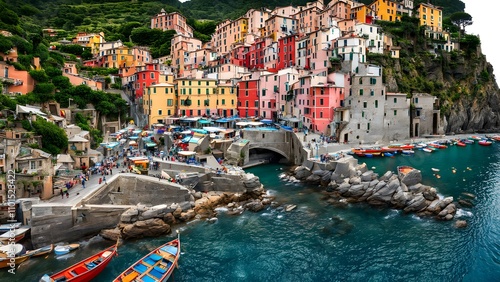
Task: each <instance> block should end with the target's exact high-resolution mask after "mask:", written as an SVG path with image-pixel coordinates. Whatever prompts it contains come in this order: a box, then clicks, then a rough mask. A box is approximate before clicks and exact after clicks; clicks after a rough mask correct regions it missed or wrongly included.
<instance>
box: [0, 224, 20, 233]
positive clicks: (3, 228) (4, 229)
mask: <svg viewBox="0 0 500 282" xmlns="http://www.w3.org/2000/svg"><path fill="white" fill-rule="evenodd" d="M21 225H22V223H21V222H13V223H6V224H2V225H0V232H7V231H10V230H12V229H17V228H19V227H21Z"/></svg>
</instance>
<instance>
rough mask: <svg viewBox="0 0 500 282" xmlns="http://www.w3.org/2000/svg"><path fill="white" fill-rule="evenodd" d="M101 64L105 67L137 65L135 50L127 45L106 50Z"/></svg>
mask: <svg viewBox="0 0 500 282" xmlns="http://www.w3.org/2000/svg"><path fill="white" fill-rule="evenodd" d="M104 53H105V54H104V55H103V56H101V60H102V61H101V66H102V67H105V68H123V67H130V66H136V65H138V64H136V61H135V59H134V53H133V50H132V49H131V48H129V47H127V46H125V45H123V46H120V47H116V48H113V49H109V50H106V51H104Z"/></svg>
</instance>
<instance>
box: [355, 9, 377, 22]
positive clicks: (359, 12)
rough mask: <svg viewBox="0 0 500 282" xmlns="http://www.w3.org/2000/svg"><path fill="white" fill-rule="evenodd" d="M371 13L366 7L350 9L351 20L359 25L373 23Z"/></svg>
mask: <svg viewBox="0 0 500 282" xmlns="http://www.w3.org/2000/svg"><path fill="white" fill-rule="evenodd" d="M373 14H374V13H373V11H372V9H371V8H370V7H368V6H367V5H360V6H357V7H353V8H351V19H355V20H356V21H358V22H359V23H373Z"/></svg>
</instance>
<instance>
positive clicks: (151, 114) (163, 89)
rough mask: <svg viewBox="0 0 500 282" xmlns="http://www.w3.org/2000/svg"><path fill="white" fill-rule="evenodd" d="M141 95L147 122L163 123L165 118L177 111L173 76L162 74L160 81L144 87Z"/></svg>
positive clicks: (150, 123)
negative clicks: (143, 92)
mask: <svg viewBox="0 0 500 282" xmlns="http://www.w3.org/2000/svg"><path fill="white" fill-rule="evenodd" d="M145 92H146V93H145V94H144V96H143V103H142V104H143V110H144V111H143V112H144V114H146V115H148V124H149V125H152V124H155V123H162V124H165V123H166V121H167V118H168V117H170V116H173V115H175V114H176V112H177V102H178V101H177V96H176V94H175V83H174V76H173V75H168V76H163V79H162V80H161V81H160V83H157V84H154V85H150V86H148V87H146V90H145Z"/></svg>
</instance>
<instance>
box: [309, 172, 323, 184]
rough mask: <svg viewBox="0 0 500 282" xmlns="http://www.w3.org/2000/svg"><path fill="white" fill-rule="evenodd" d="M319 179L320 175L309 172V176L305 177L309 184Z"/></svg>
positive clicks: (318, 181) (315, 182)
mask: <svg viewBox="0 0 500 282" xmlns="http://www.w3.org/2000/svg"><path fill="white" fill-rule="evenodd" d="M320 181H321V176H319V175H317V174H311V175H310V176H309V177H307V178H306V182H309V183H311V184H319V183H320Z"/></svg>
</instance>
